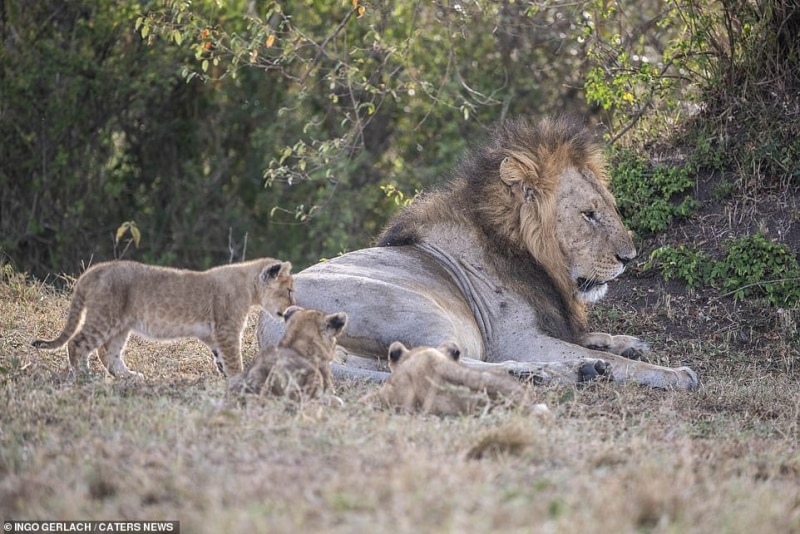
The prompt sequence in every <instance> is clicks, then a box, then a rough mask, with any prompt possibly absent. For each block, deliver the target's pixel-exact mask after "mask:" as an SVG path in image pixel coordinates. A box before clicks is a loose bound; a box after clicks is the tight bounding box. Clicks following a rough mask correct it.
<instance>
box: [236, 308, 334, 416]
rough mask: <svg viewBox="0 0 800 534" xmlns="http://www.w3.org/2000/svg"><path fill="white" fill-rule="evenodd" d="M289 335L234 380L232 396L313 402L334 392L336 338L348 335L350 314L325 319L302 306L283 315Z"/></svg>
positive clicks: (266, 349)
mask: <svg viewBox="0 0 800 534" xmlns="http://www.w3.org/2000/svg"><path fill="white" fill-rule="evenodd" d="M283 317H284V320H285V321H286V332H285V333H284V335H283V338H282V339H281V340H280V342H279V343H278V346H277V347H275V346H268V347H265V348H264V349H262V350H261V351H260V352H259V353H258V354H257V355H256V357H255V358H253V361H251V362H250V364H249V365H248V366H247V369H246V370H245V372H244V373H242V374H241V375H238V376H236V377H234V378H232V379H231V381H230V383H229V384H228V390H229V391H230V392H231V393H234V394H239V393H255V394H261V395H275V396H287V397H289V398H291V399H293V400H302V399H310V398H315V397H318V396H320V395H321V394H322V393H325V392H332V391H333V378H332V374H331V361H332V360H333V357H334V355H335V354H336V336H338V335H339V334H341V333H342V332H343V331H344V328H345V325H346V324H347V314H346V313H344V312H339V313H333V314H330V315H325V313H323V312H321V311H318V310H305V309H303V308H301V307H299V306H292V307H290V308H288V309H287V310H286V311H285V312H284V314H283Z"/></svg>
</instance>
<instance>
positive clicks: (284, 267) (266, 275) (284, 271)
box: [261, 261, 292, 282]
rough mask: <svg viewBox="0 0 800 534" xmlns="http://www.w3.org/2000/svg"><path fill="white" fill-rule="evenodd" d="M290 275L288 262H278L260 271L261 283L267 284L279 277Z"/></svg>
mask: <svg viewBox="0 0 800 534" xmlns="http://www.w3.org/2000/svg"><path fill="white" fill-rule="evenodd" d="M291 273H292V264H291V263H289V262H288V261H278V262H276V263H273V264H271V265H268V266H267V267H264V268H263V269H262V270H261V281H262V282H269V281H270V279H274V278H278V277H279V276H289V275H290V274H291Z"/></svg>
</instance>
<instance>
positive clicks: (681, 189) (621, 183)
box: [611, 150, 699, 233]
mask: <svg viewBox="0 0 800 534" xmlns="http://www.w3.org/2000/svg"><path fill="white" fill-rule="evenodd" d="M612 161H613V162H612V165H611V185H612V187H613V189H614V195H615V197H616V199H617V205H618V207H619V211H620V214H621V215H622V216H623V218H624V220H625V222H626V224H627V225H628V227H629V228H630V229H631V230H634V231H635V232H640V233H653V232H663V231H664V230H666V229H667V227H668V226H669V224H670V222H672V220H673V219H675V218H684V219H685V218H687V217H689V216H690V215H691V214H692V212H693V211H694V209H695V208H696V207H697V206H698V205H699V203H698V201H697V200H695V199H694V198H693V197H692V196H691V194H690V192H691V189H692V187H693V186H694V180H693V179H692V177H691V176H690V175H689V172H688V171H687V168H686V167H685V166H684V167H676V166H670V165H664V164H656V165H652V166H649V165H648V163H647V161H645V160H644V159H642V158H641V157H640V156H638V155H637V153H636V152H634V151H632V150H620V151H618V152H617V154H616V155H615V157H614V158H613V160H612Z"/></svg>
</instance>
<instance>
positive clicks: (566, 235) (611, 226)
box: [555, 167, 636, 303]
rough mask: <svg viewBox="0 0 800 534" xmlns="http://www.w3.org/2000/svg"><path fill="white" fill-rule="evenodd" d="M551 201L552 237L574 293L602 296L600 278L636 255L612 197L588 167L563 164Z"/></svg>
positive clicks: (581, 297)
mask: <svg viewBox="0 0 800 534" xmlns="http://www.w3.org/2000/svg"><path fill="white" fill-rule="evenodd" d="M555 202H556V206H555V211H556V224H555V233H556V238H557V240H558V242H559V246H560V247H561V251H562V252H563V254H564V256H565V258H566V264H567V267H568V269H569V274H570V277H571V278H572V279H573V280H574V281H575V282H576V283H577V286H578V288H577V294H576V296H577V298H578V300H580V301H582V302H586V303H591V302H595V301H597V300H599V299H601V298H602V297H603V296H604V295H605V293H606V290H607V289H608V286H607V285H606V283H607V282H608V281H609V280H612V279H614V278H616V277H617V276H619V275H620V274H622V272H623V271H624V270H625V265H626V264H627V263H628V262H629V261H631V260H632V259H633V258H635V257H636V249H635V248H634V246H633V242H632V241H631V238H630V236H629V235H628V232H627V231H626V229H625V227H624V226H623V224H622V221H621V220H620V218H619V214H618V213H617V209H616V206H615V203H614V198H613V197H612V196H611V193H610V192H609V191H608V189H607V188H606V187H605V185H604V184H603V183H601V182H600V180H598V179H597V177H596V176H595V175H594V174H593V173H592V172H591V171H589V170H588V169H582V170H578V169H575V168H573V167H570V168H567V169H565V170H564V172H563V173H562V175H561V180H560V183H559V184H558V187H557V189H556V194H555Z"/></svg>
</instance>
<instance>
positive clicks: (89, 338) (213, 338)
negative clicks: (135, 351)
mask: <svg viewBox="0 0 800 534" xmlns="http://www.w3.org/2000/svg"><path fill="white" fill-rule="evenodd" d="M291 268H292V265H291V264H290V263H288V262H281V261H279V260H275V259H272V258H262V259H258V260H252V261H248V262H245V263H235V264H231V265H223V266H221V267H215V268H213V269H209V270H207V271H189V270H180V269H172V268H168V267H158V266H153V265H145V264H142V263H138V262H133V261H112V262H107V263H100V264H97V265H95V266H93V267H91V268H90V269H88V270H87V271H86V272H85V273H83V275H81V277H80V278H79V279H78V281H77V282H76V284H75V289H74V291H73V295H72V302H71V304H70V309H69V315H68V317H67V324H66V326H65V327H64V330H63V331H62V332H61V335H59V336H58V338H56V339H54V340H52V341H45V340H41V339H38V340H36V341H34V342H33V346H34V347H39V348H44V349H57V348H59V347H61V346H63V345H64V344H65V343H68V345H67V353H68V354H69V360H70V364H71V365H72V368H73V369H74V370H75V371H77V372H79V373H86V372H88V358H89V354H90V353H91V352H92V351H94V350H97V352H98V355H99V356H100V359H101V361H102V362H103V364H104V365H105V367H106V369H108V371H109V372H110V373H111V374H112V375H114V376H117V377H123V378H124V377H128V376H131V375H132V374H134V373H131V371H130V370H129V369H128V368H127V366H126V365H125V362H124V360H123V358H122V350H123V348H124V347H125V343H126V341H127V339H128V336H129V335H130V333H131V332H137V333H139V334H142V335H144V336H145V337H149V338H152V339H161V340H166V339H176V338H181V337H196V338H199V339H200V340H201V341H202V342H204V343H205V344H206V345H208V347H209V348H211V350H212V352H213V353H214V356H215V358H216V359H217V365H218V366H219V367H220V369H221V370H223V372H225V373H226V374H235V373H237V372H241V370H242V356H241V349H240V347H241V336H242V331H243V330H244V327H245V324H246V322H247V314H248V312H249V310H250V308H251V307H253V306H260V307H261V308H262V309H263V310H264V311H266V312H269V313H271V314H274V315H279V314H280V313H281V312H283V310H285V309H286V308H287V307H289V306H291V305H292V304H293V303H294V298H293V296H292V291H293V281H292V276H291ZM81 318H83V323H82V326H81V327H80V330H78V327H79V325H81ZM137 374H138V373H137Z"/></svg>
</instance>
